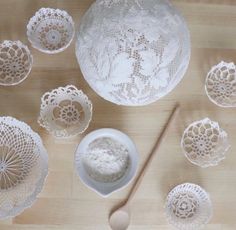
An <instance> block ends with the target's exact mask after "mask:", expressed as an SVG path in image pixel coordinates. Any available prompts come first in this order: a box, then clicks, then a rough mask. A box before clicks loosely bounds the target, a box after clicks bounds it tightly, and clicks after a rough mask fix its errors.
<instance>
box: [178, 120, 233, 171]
mask: <svg viewBox="0 0 236 230" xmlns="http://www.w3.org/2000/svg"><path fill="white" fill-rule="evenodd" d="M181 147H182V149H183V151H184V153H185V156H186V157H187V158H188V160H189V161H190V162H192V163H193V164H196V165H198V166H201V167H203V168H205V167H209V166H215V165H217V164H218V163H219V162H220V161H222V160H223V159H224V158H225V154H226V152H227V150H228V149H229V147H230V145H229V142H228V135H227V133H226V132H225V131H224V130H223V129H221V128H220V127H219V124H218V123H217V122H214V121H211V120H210V119H209V118H205V119H203V120H200V121H196V122H193V123H192V124H190V125H189V126H188V128H187V129H186V130H185V131H184V133H183V136H182V140H181Z"/></svg>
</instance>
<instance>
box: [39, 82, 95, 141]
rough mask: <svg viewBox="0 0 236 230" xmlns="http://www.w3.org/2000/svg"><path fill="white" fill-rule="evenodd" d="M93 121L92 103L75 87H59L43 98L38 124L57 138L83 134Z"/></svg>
mask: <svg viewBox="0 0 236 230" xmlns="http://www.w3.org/2000/svg"><path fill="white" fill-rule="evenodd" d="M91 119H92V102H91V101H90V100H89V99H88V97H87V96H86V95H85V94H84V93H83V92H82V91H81V90H78V89H77V88H76V87H75V86H73V85H68V86H66V87H59V88H57V89H54V90H52V91H51V92H47V93H45V94H44V95H43V96H42V98H41V108H40V115H39V119H38V122H39V124H40V125H41V126H42V127H44V128H45V129H46V130H47V131H48V132H49V133H51V134H52V135H53V136H54V137H56V138H69V137H73V136H76V135H78V134H81V133H83V132H84V131H85V130H86V129H87V128H88V126H89V123H90V121H91Z"/></svg>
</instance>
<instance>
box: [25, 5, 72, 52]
mask: <svg viewBox="0 0 236 230" xmlns="http://www.w3.org/2000/svg"><path fill="white" fill-rule="evenodd" d="M74 33H75V28H74V22H73V19H72V17H71V16H70V15H69V14H68V13H67V12H66V11H64V10H59V9H51V8H41V9H40V10H39V11H37V12H36V14H35V15H34V16H33V17H32V18H31V19H30V21H29V23H28V25H27V36H28V39H29V41H30V42H31V44H32V46H33V47H34V48H36V49H38V50H40V51H41V52H44V53H48V54H55V53H59V52H62V51H64V50H65V49H66V48H67V47H68V46H69V45H70V44H71V42H72V40H73V37H74Z"/></svg>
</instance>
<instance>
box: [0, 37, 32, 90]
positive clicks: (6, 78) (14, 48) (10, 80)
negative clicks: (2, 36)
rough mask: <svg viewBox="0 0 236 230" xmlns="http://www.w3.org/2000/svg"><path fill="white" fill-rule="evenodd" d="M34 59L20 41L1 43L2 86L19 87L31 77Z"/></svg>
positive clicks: (0, 70)
mask: <svg viewBox="0 0 236 230" xmlns="http://www.w3.org/2000/svg"><path fill="white" fill-rule="evenodd" d="M32 64H33V57H32V55H31V53H30V51H29V49H28V47H27V46H25V45H24V44H23V43H22V42H20V41H9V40H5V41H4V42H2V43H0V85H4V86H11V85H17V84H19V83H21V82H22V81H24V80H25V79H26V78H27V76H28V75H29V73H30V71H31V68H32Z"/></svg>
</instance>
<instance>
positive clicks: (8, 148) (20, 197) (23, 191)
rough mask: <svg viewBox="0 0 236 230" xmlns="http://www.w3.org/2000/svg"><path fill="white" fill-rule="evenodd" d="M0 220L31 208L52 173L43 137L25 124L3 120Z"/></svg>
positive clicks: (0, 145) (0, 162)
mask: <svg viewBox="0 0 236 230" xmlns="http://www.w3.org/2000/svg"><path fill="white" fill-rule="evenodd" d="M0 134H1V137H0V219H4V218H8V217H14V216H16V215H18V214H19V213H21V212H22V211H23V210H24V209H25V208H27V207H30V206H31V205H32V204H33V203H34V201H35V200H36V196H37V195H38V193H39V192H40V191H41V190H42V187H43V184H44V180H45V178H46V176H47V173H48V156H47V152H46V150H45V148H44V146H43V144H42V141H41V138H40V137H39V136H38V134H36V133H35V132H33V131H32V129H31V128H30V127H29V126H28V125H26V124H25V123H23V122H21V121H18V120H16V119H14V118H12V117H0Z"/></svg>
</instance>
